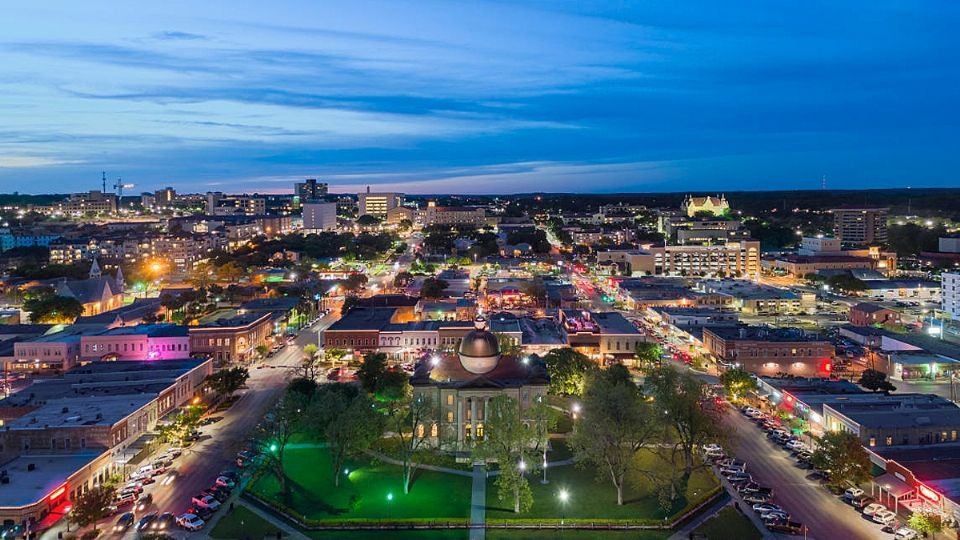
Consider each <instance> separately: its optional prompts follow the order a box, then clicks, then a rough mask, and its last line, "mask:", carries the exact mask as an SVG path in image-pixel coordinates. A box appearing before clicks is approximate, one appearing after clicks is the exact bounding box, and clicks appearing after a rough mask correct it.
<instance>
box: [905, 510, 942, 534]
mask: <svg viewBox="0 0 960 540" xmlns="http://www.w3.org/2000/svg"><path fill="white" fill-rule="evenodd" d="M907 527H910V528H911V529H913V530H915V531H917V532H920V533H923V534H924V535H926V534H930V535H932V536H936V534H937V533H938V532H940V531H942V530H943V517H941V516H940V514H938V513H936V512H922V511H921V512H914V513H913V515H911V516H910V519H909V520H907Z"/></svg>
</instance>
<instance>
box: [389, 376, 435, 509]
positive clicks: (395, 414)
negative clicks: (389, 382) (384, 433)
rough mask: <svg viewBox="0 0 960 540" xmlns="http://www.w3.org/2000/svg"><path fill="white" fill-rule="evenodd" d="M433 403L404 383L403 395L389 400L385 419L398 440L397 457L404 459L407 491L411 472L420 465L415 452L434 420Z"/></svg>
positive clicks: (406, 490)
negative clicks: (415, 394) (414, 393)
mask: <svg viewBox="0 0 960 540" xmlns="http://www.w3.org/2000/svg"><path fill="white" fill-rule="evenodd" d="M434 409H435V404H434V403H433V400H432V399H430V397H429V396H427V395H422V394H421V395H417V396H414V395H413V389H412V388H411V387H410V385H409V384H407V385H406V386H405V388H404V392H403V397H402V398H401V399H397V400H394V401H391V402H389V406H388V409H387V422H388V423H389V425H390V430H391V432H392V433H393V436H394V438H395V439H396V440H397V442H398V445H397V451H398V458H399V459H400V461H402V462H403V492H404V493H409V492H410V483H411V482H412V480H413V474H414V473H415V472H416V470H417V468H418V467H419V463H417V455H418V454H419V453H420V451H421V450H423V449H424V448H425V446H426V444H427V441H428V438H427V437H426V436H425V435H426V434H427V433H428V430H429V429H431V426H432V424H433V423H434V422H436V418H435V410H434Z"/></svg>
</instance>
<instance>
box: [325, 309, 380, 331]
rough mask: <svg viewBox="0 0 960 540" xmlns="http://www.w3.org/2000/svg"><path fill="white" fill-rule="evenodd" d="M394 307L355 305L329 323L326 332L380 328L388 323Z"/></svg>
mask: <svg viewBox="0 0 960 540" xmlns="http://www.w3.org/2000/svg"><path fill="white" fill-rule="evenodd" d="M394 313H396V308H392V307H389V308H372V307H355V308H353V309H351V310H350V311H348V312H347V314H346V315H344V316H343V317H340V320H338V321H337V322H335V323H333V324H332V325H330V328H328V329H327V331H328V332H336V331H341V332H342V331H349V330H380V329H382V328H383V327H384V326H386V325H387V324H389V323H390V319H392V318H393V314H394Z"/></svg>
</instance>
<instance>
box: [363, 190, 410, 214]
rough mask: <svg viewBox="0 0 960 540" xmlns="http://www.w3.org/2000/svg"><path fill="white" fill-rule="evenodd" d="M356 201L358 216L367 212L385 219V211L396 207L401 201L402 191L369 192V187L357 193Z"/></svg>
mask: <svg viewBox="0 0 960 540" xmlns="http://www.w3.org/2000/svg"><path fill="white" fill-rule="evenodd" d="M357 202H358V204H359V206H360V213H359V214H357V215H358V216H365V215H367V214H369V215H371V216H376V217H378V218H381V219H386V217H387V212H389V211H390V210H392V209H394V208H396V207H398V206H400V205H401V203H402V202H403V194H402V193H371V192H370V187H369V186H368V187H367V191H366V192H363V193H358V194H357Z"/></svg>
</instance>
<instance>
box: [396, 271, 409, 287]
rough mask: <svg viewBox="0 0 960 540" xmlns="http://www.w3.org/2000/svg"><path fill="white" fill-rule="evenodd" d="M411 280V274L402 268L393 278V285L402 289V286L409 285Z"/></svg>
mask: <svg viewBox="0 0 960 540" xmlns="http://www.w3.org/2000/svg"><path fill="white" fill-rule="evenodd" d="M412 281H413V274H411V273H410V272H407V271H406V270H403V271H401V272H397V275H396V277H394V278H393V286H394V287H396V288H398V289H403V288H404V287H407V286H408V285H410V283H411V282H412Z"/></svg>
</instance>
